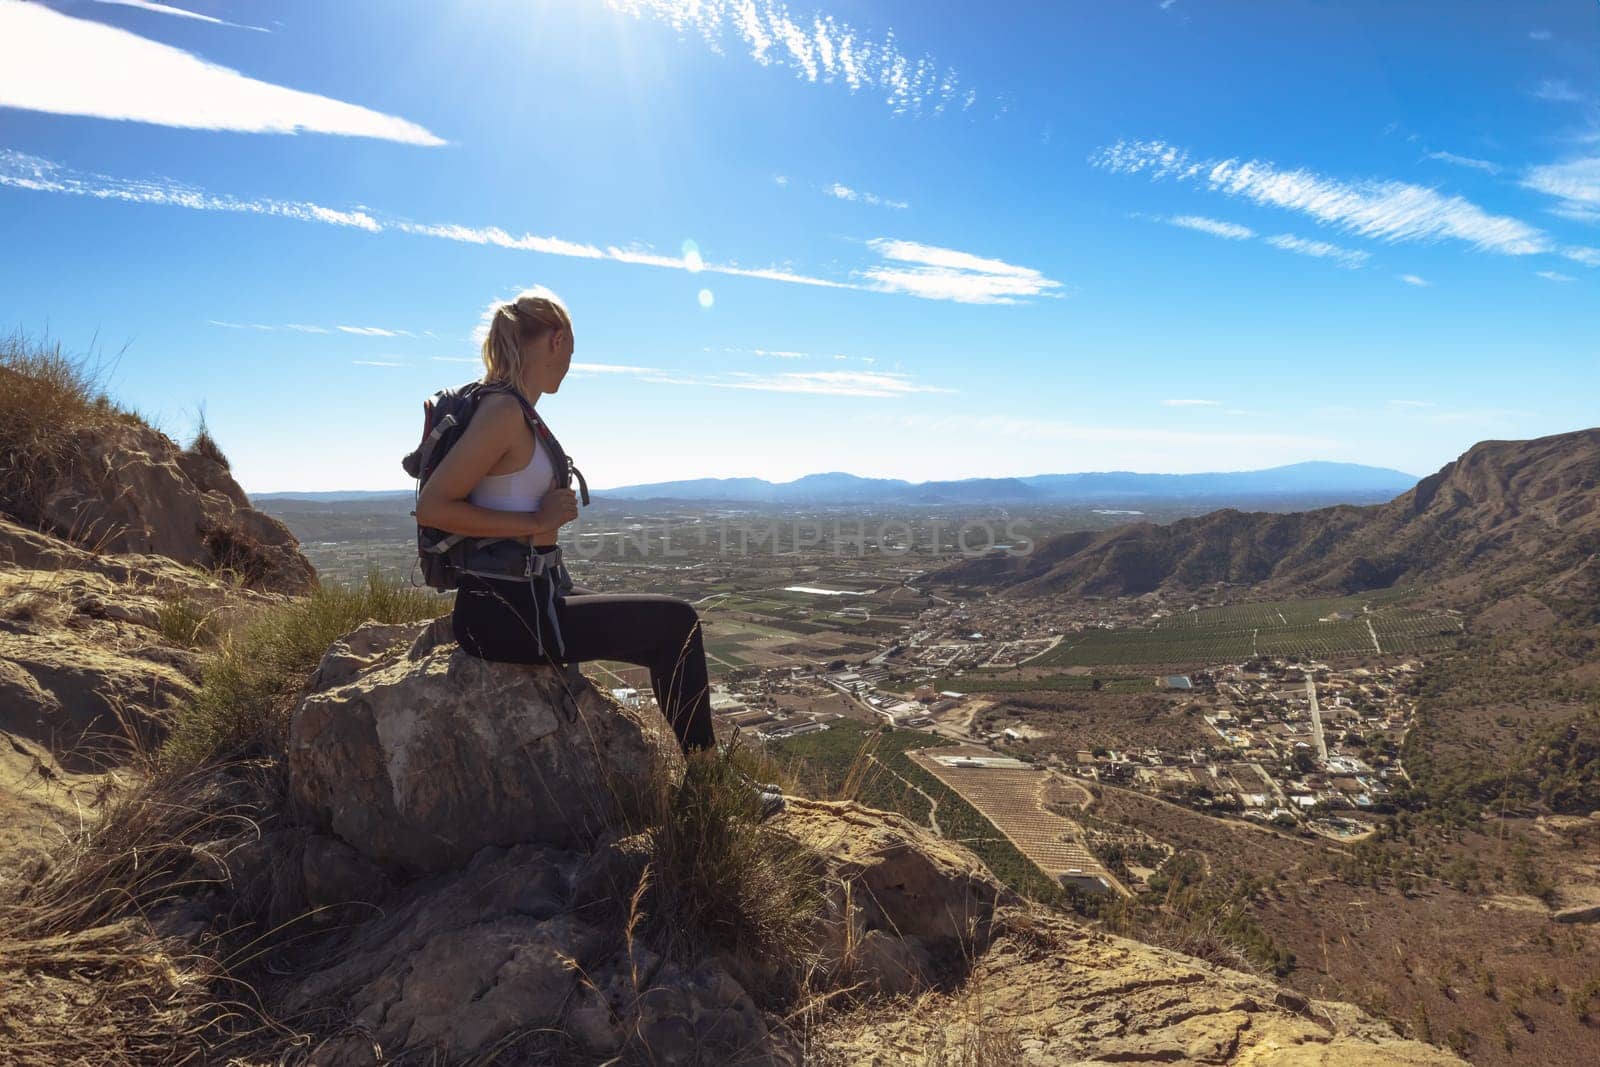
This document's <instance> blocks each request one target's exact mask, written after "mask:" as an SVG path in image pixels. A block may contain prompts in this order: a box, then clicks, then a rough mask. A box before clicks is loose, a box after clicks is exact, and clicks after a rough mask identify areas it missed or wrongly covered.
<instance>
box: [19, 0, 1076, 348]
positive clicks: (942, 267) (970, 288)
mask: <svg viewBox="0 0 1600 1067" xmlns="http://www.w3.org/2000/svg"><path fill="white" fill-rule="evenodd" d="M0 2H5V0H0ZM0 187H10V188H13V189H26V190H30V191H33V192H43V193H56V194H60V195H67V196H85V197H91V198H94V199H98V200H116V201H122V202H125V203H135V204H153V205H159V206H165V207H180V208H187V209H189V210H191V211H222V212H232V213H240V214H249V215H264V216H274V217H278V218H288V219H295V220H297V221H301V222H320V223H325V224H327V225H332V226H341V227H347V228H353V229H359V230H364V231H366V232H368V233H403V234H410V235H413V236H420V237H430V238H436V239H440V240H447V241H457V242H464V243H467V244H481V245H494V246H497V247H501V248H510V249H517V250H521V251H529V252H539V253H543V254H545V255H554V256H571V257H577V258H581V259H602V260H611V261H613V262H617V263H626V264H630V265H634V266H646V267H657V268H661V269H666V270H681V271H685V272H688V273H691V274H698V273H707V274H721V275H728V276H732V277H737V278H754V279H759V280H765V281H774V282H785V283H788V284H792V285H807V286H816V287H822V288H828V289H854V290H862V291H871V292H894V293H909V294H911V295H914V296H920V297H923V298H925V299H929V300H954V301H959V302H962V303H975V304H1013V303H1016V302H1017V301H1018V298H1019V297H1026V296H1038V295H1051V291H1052V290H1055V289H1059V288H1061V283H1060V282H1058V281H1054V280H1052V279H1050V278H1046V277H1045V276H1044V275H1043V274H1041V273H1040V272H1039V271H1036V270H1033V269H1031V268H1028V267H1019V266H1014V265H1012V264H1009V263H1005V262H1002V261H1001V260H997V259H985V258H983V257H980V256H975V255H971V254H970V253H966V252H958V251H955V250H952V249H947V248H938V247H935V246H932V245H923V244H918V243H916V242H912V241H900V240H893V239H889V238H877V239H874V240H872V241H869V242H867V243H868V245H869V246H870V247H871V248H872V249H873V251H874V252H876V253H877V254H878V255H879V256H880V257H881V259H882V260H883V261H884V262H881V263H879V264H876V265H872V266H869V267H866V268H864V269H862V270H860V271H857V272H856V279H857V280H854V281H843V280H838V279H832V278H821V277H815V276H812V275H807V274H801V273H798V272H796V271H793V270H788V269H784V268H779V267H742V266H739V265H738V264H737V263H713V262H707V261H706V260H704V259H703V258H702V257H701V256H700V255H699V253H698V252H697V251H694V252H691V253H688V254H685V255H678V256H672V255H662V254H660V253H656V252H652V251H649V250H647V249H641V248H637V247H628V248H624V247H620V246H617V245H606V246H604V247H602V246H600V245H596V244H591V243H587V242H581V241H570V240H566V239H564V238H560V237H542V236H538V235H535V234H522V235H520V236H517V235H514V234H512V233H509V232H508V231H506V230H504V229H501V228H500V227H497V226H464V225H460V224H456V223H443V224H439V223H419V222H410V221H406V220H395V219H389V218H380V217H379V216H378V215H377V214H375V213H373V212H372V211H370V210H365V209H364V210H352V211H341V210H338V209H335V208H329V207H324V206H323V205H321V204H315V203H311V202H309V201H287V200H273V199H254V200H240V199H237V198H235V197H232V196H225V195H215V194H212V193H207V192H205V191H203V190H200V189H196V188H194V187H192V186H188V185H183V184H180V183H177V182H171V181H161V180H152V181H129V180H125V179H120V178H112V177H108V176H106V175H101V174H85V173H81V172H77V171H72V170H69V169H68V168H65V167H62V166H60V165H59V164H56V163H53V162H51V161H49V160H45V159H40V158H38V157H37V156H30V155H26V154H24V153H21V152H16V151H13V150H10V149H3V148H0ZM229 325H240V326H246V327H248V328H271V329H289V328H291V327H289V326H282V327H265V326H261V325H259V324H229ZM319 329H321V328H319ZM335 329H344V331H345V332H359V331H360V330H362V329H372V327H349V328H341V327H335ZM424 336H426V335H424Z"/></svg>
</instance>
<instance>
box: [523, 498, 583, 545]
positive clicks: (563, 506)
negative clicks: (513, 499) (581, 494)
mask: <svg viewBox="0 0 1600 1067" xmlns="http://www.w3.org/2000/svg"><path fill="white" fill-rule="evenodd" d="M577 517H578V494H576V493H574V492H573V491H572V490H571V489H550V490H547V491H546V492H545V494H544V497H543V499H541V500H540V502H539V510H538V511H536V512H534V513H533V521H534V525H536V526H537V527H538V528H539V529H540V530H547V531H549V532H550V533H552V534H554V533H555V532H556V531H557V530H559V529H561V527H563V526H565V525H566V524H567V523H569V522H571V521H572V520H573V519H576V518H577Z"/></svg>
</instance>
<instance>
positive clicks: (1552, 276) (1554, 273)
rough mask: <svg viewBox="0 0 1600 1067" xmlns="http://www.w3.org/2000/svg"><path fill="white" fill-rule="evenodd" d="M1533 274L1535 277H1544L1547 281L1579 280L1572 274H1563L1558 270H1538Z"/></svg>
mask: <svg viewBox="0 0 1600 1067" xmlns="http://www.w3.org/2000/svg"><path fill="white" fill-rule="evenodd" d="M1533 276H1534V277H1535V278H1543V279H1544V280H1545V281H1547V282H1575V281H1577V280H1578V279H1576V278H1574V277H1573V276H1572V275H1570V274H1562V273H1561V272H1560V271H1558V270H1536V271H1534V272H1533Z"/></svg>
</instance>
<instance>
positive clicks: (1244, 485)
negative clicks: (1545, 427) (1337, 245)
mask: <svg viewBox="0 0 1600 1067" xmlns="http://www.w3.org/2000/svg"><path fill="white" fill-rule="evenodd" d="M1416 484H1417V479H1416V477H1415V476H1413V475H1410V474H1406V473H1404V472H1403V471H1397V470H1389V469H1387V468H1384V467H1366V466H1362V465H1361V464H1358V463H1294V464H1290V465H1289V466H1286V467H1272V468H1270V469H1268V470H1258V471H1233V472H1218V473H1213V474H1138V473H1135V472H1133V471H1097V472H1091V473H1085V474H1035V475H1031V476H1029V477H1021V478H964V479H961V480H958V481H937V482H907V481H902V480H900V479H898V478H862V477H860V476H858V475H854V474H845V473H842V472H837V471H835V472H830V473H827V474H808V475H806V476H804V477H803V478H796V479H795V480H794V481H792V482H769V481H767V480H766V479H764V478H695V479H690V480H687V481H678V482H652V483H649V484H646V485H624V486H618V487H616V488H614V489H604V490H599V491H597V492H596V494H595V495H596V496H603V497H608V498H610V499H613V500H685V501H689V500H693V501H706V502H719V503H751V504H849V503H875V504H914V505H926V504H1028V503H1035V504H1047V503H1074V504H1091V503H1111V502H1116V501H1129V500H1143V501H1160V500H1197V499H1200V500H1203V499H1218V500H1221V499H1261V498H1265V497H1279V496H1281V497H1287V496H1297V497H1304V496H1319V497H1329V498H1334V499H1348V500H1360V501H1363V502H1368V501H1372V500H1387V499H1389V498H1390V497H1393V496H1395V495H1397V494H1399V493H1403V492H1405V491H1406V490H1407V489H1410V488H1411V487H1412V486H1413V485H1416Z"/></svg>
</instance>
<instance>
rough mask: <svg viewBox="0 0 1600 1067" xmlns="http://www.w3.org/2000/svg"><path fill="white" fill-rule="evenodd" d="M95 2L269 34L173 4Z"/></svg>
mask: <svg viewBox="0 0 1600 1067" xmlns="http://www.w3.org/2000/svg"><path fill="white" fill-rule="evenodd" d="M94 2H95V3H97V4H113V5H115V6H117V7H136V8H138V9H139V10H141V11H149V12H151V13H153V14H156V15H174V16H176V17H178V18H181V19H194V20H196V21H198V22H209V23H212V24H213V25H216V26H232V27H233V28H234V29H236V30H254V31H255V32H257V33H266V32H268V31H267V29H266V27H264V26H246V25H244V24H243V23H240V22H229V21H228V20H227V19H219V18H215V17H213V16H211V15H202V14H200V13H199V12H198V11H189V10H186V9H185V8H181V7H173V6H172V5H171V4H158V3H155V2H154V0H94Z"/></svg>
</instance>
